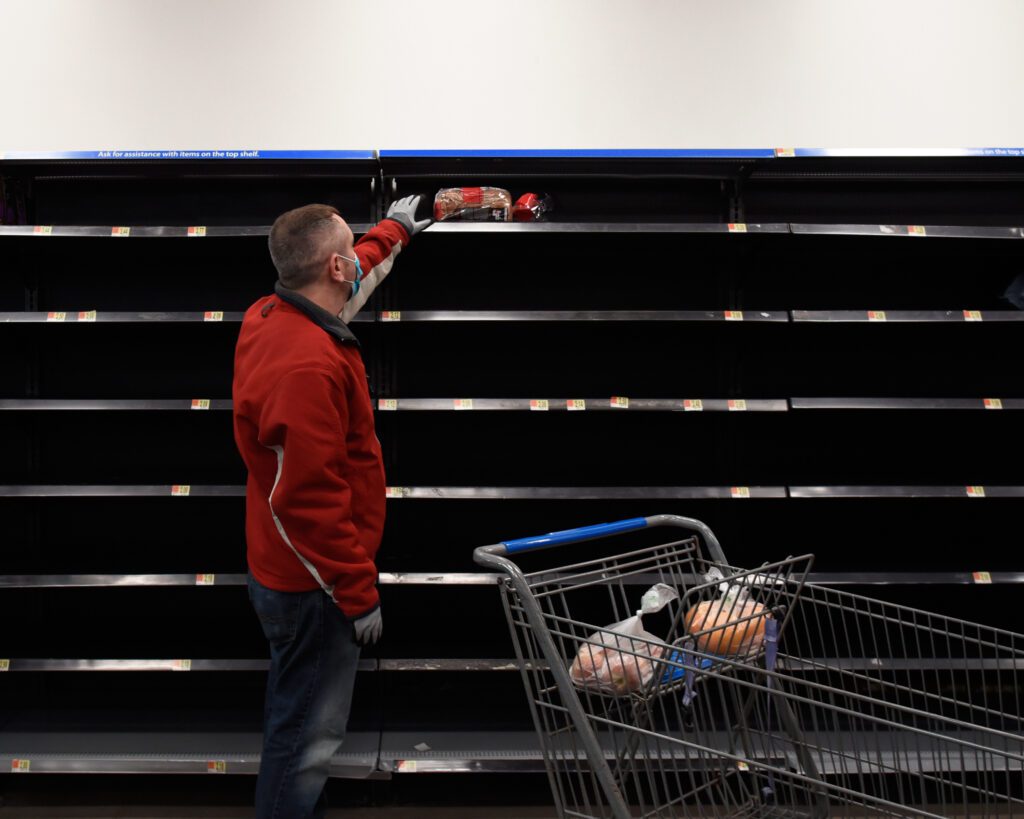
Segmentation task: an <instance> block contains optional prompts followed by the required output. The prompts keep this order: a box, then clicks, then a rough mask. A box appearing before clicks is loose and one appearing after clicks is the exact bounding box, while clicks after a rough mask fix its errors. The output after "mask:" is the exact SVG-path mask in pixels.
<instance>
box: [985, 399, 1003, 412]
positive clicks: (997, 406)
mask: <svg viewBox="0 0 1024 819" xmlns="http://www.w3.org/2000/svg"><path fill="white" fill-rule="evenodd" d="M1002 408H1003V401H1002V399H1001V398H986V399H985V409H991V410H1001V409H1002Z"/></svg>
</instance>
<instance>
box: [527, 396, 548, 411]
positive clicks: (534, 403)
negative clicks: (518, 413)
mask: <svg viewBox="0 0 1024 819" xmlns="http://www.w3.org/2000/svg"><path fill="white" fill-rule="evenodd" d="M549 408H550V405H549V404H548V400H547V399H546V398H531V399H530V412H547V411H548V409H549Z"/></svg>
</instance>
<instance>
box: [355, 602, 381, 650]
mask: <svg viewBox="0 0 1024 819" xmlns="http://www.w3.org/2000/svg"><path fill="white" fill-rule="evenodd" d="M352 625H353V626H355V628H356V642H357V643H359V645H361V646H372V645H373V644H374V643H376V642H377V641H378V640H379V639H380V635H381V634H382V633H383V632H384V620H383V619H382V618H381V614H380V606H378V607H377V608H375V609H374V610H373V611H371V612H370V613H369V614H367V615H366V616H364V617H360V618H359V619H358V620H355V621H353V623H352Z"/></svg>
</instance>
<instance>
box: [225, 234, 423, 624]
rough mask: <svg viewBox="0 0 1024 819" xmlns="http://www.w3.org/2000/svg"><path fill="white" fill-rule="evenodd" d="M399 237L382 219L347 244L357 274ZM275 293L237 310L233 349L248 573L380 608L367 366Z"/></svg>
mask: <svg viewBox="0 0 1024 819" xmlns="http://www.w3.org/2000/svg"><path fill="white" fill-rule="evenodd" d="M408 241H409V235H408V233H407V232H406V230H405V228H404V227H403V226H402V225H400V224H399V223H397V222H394V221H390V220H385V221H383V222H381V223H380V224H379V225H377V226H376V227H375V228H373V229H372V230H371V231H370V232H369V233H367V234H366V236H364V237H363V238H362V239H361V240H360V241H359V242H358V243H357V244H356V247H355V249H356V253H357V255H358V256H359V260H360V263H361V265H362V268H363V270H364V271H366V273H367V276H369V275H370V274H372V273H373V272H374V271H375V270H376V269H377V268H378V266H380V267H381V270H384V268H385V267H386V268H387V269H390V265H391V263H392V262H393V261H394V258H395V256H397V254H398V253H399V252H400V251H401V249H402V246H403V245H404V244H407V243H408ZM381 270H377V272H378V273H380V272H381ZM384 272H385V273H386V270H384ZM276 292H277V295H274V296H267V297H265V298H262V299H260V300H259V301H257V302H256V303H255V304H254V305H252V307H250V308H249V310H248V311H247V312H246V314H245V319H244V320H243V322H242V329H241V333H240V334H239V338H238V345H237V347H236V349H235V374H234V382H233V385H232V395H233V398H234V426H235V442H236V443H237V445H238V450H239V452H240V453H241V455H242V459H243V460H244V461H245V465H246V467H248V469H249V478H248V482H247V484H246V504H245V506H246V509H245V534H246V541H247V546H248V562H249V570H250V571H251V572H252V574H253V576H254V577H255V578H256V580H258V581H259V582H260V583H262V584H263V585H264V586H267V587H268V588H271V589H277V590H279V591H309V590H312V589H317V588H320V589H323V590H324V591H325V592H326V593H327V594H329V595H330V596H331V597H332V599H333V600H334V601H335V603H336V604H337V605H338V607H339V608H340V609H341V610H342V612H344V613H345V615H347V616H348V617H350V618H353V619H355V618H358V617H360V616H362V615H364V614H367V613H369V612H371V611H372V610H373V609H375V608H376V607H377V606H378V605H379V598H378V596H377V588H376V582H377V568H376V566H375V564H374V557H375V556H376V554H377V548H378V547H379V545H380V541H381V535H382V533H383V529H384V464H383V461H382V459H381V450H380V442H379V441H378V440H377V435H376V433H375V431H374V424H373V406H372V403H371V400H370V393H369V389H368V386H367V380H366V369H365V367H364V366H363V360H362V356H360V354H359V347H358V342H357V341H356V339H355V336H353V335H352V333H351V331H349V329H348V327H347V326H346V325H344V324H343V323H342V322H341V321H340V320H339V319H337V318H336V317H334V316H331V315H330V314H329V313H327V312H326V311H324V310H321V309H320V308H318V307H316V305H313V304H312V303H311V302H308V301H307V300H305V299H303V298H302V297H301V296H300V295H298V294H297V293H295V292H294V291H289V290H286V289H284V288H282V287H280V285H279V286H278V288H277V290H276Z"/></svg>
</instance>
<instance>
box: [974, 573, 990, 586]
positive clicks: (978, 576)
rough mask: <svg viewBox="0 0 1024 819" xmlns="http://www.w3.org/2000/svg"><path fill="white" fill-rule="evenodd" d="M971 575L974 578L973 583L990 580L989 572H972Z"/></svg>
mask: <svg viewBox="0 0 1024 819" xmlns="http://www.w3.org/2000/svg"><path fill="white" fill-rule="evenodd" d="M971 577H972V578H973V579H974V582H975V583H982V584H987V583H991V582H992V573H991V572H973V573H972V574H971Z"/></svg>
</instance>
